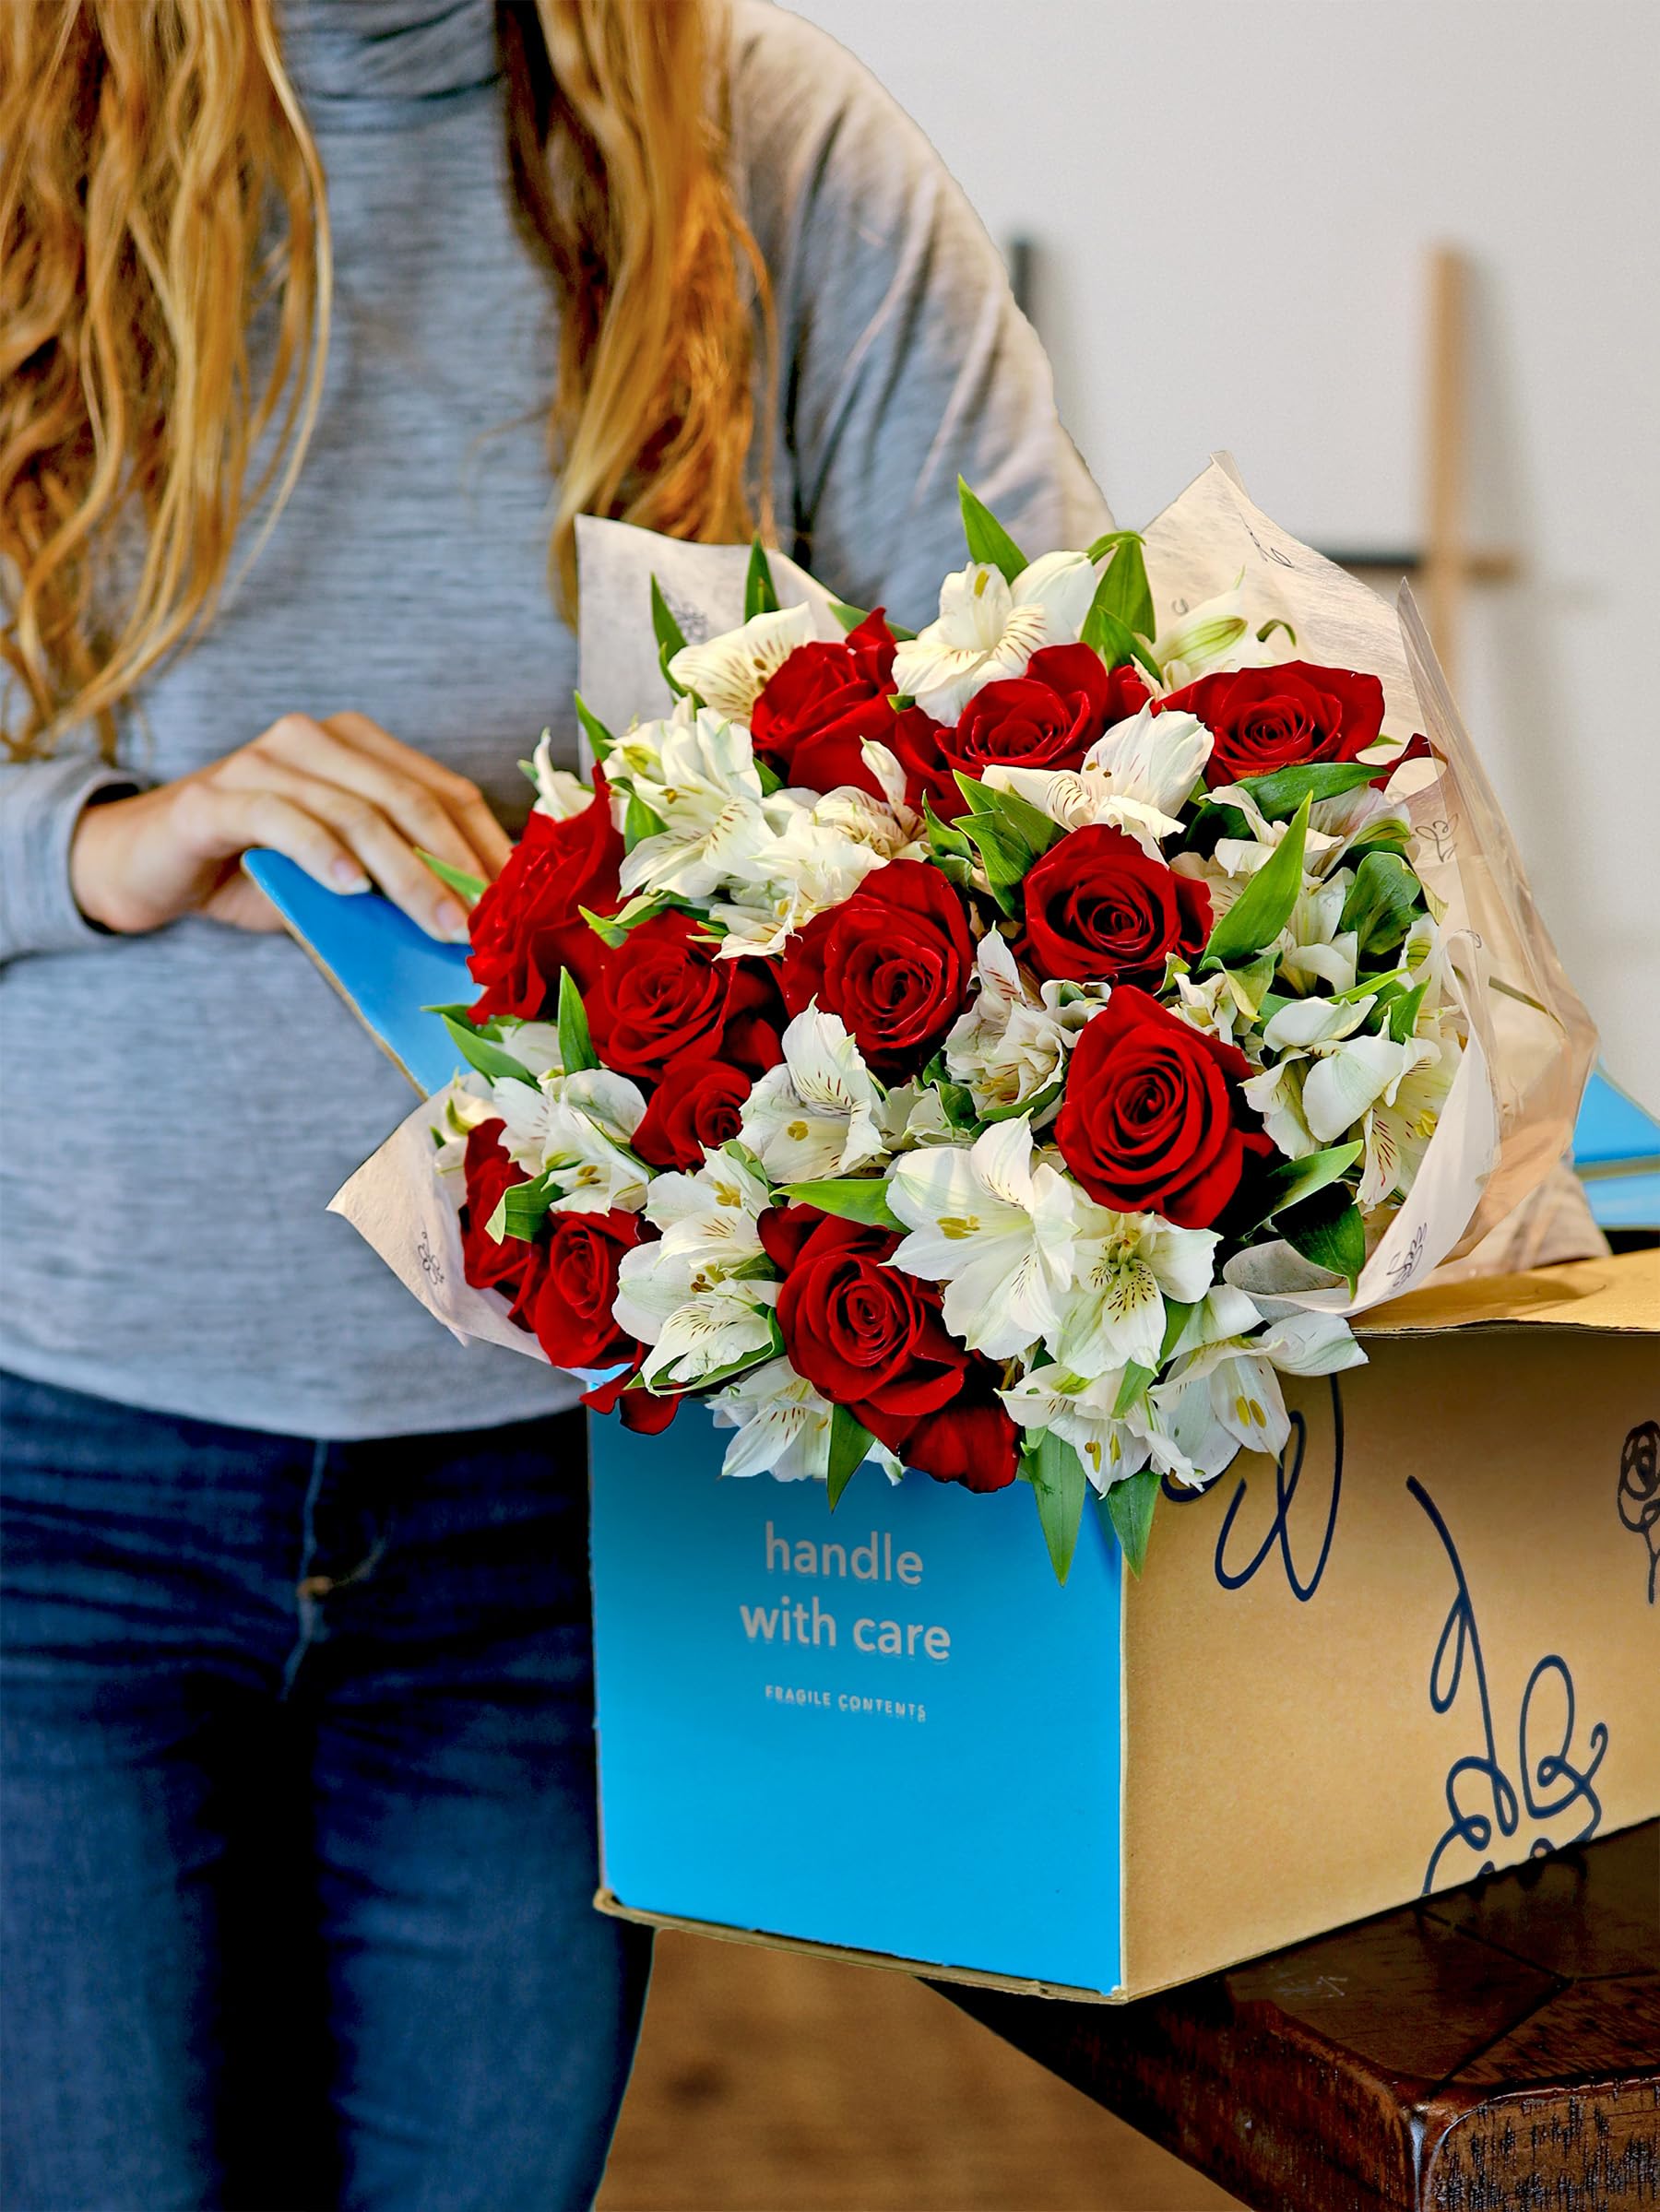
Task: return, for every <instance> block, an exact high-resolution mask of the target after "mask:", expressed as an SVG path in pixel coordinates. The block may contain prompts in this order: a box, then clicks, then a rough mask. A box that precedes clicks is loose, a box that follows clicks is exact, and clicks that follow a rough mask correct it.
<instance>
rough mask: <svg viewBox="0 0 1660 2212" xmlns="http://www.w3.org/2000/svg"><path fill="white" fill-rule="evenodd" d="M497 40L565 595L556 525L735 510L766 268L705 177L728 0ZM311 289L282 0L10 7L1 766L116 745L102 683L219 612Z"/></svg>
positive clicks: (280, 469) (741, 493)
mask: <svg viewBox="0 0 1660 2212" xmlns="http://www.w3.org/2000/svg"><path fill="white" fill-rule="evenodd" d="M496 27H497V44H498V50H499V53H500V57H501V61H502V65H503V72H504V87H505V98H504V121H505V129H506V139H507V152H508V161H509V167H510V170H511V173H512V179H513V188H514V195H515V203H516V216H517V219H518V222H519V226H520V229H521V231H522V232H523V235H524V236H525V238H526V240H527V242H528V244H529V246H530V248H531V250H532V252H533V254H535V256H536V258H537V259H538V260H539V261H540V263H541V265H542V266H544V267H545V268H546V270H547V271H548V273H549V275H550V276H551V278H552V279H553V280H554V282H555V283H556V284H557V286H558V289H559V292H560V297H561V309H562V313H561V324H560V351H559V363H558V374H557V380H556V384H555V391H554V398H553V404H552V408H551V414H550V418H549V423H548V445H549V455H550V461H551V466H552V467H553V469H554V470H555V471H556V472H557V477H558V497H557V503H556V507H555V512H554V519H553V525H552V533H551V544H550V548H549V564H550V576H551V584H552V586H553V589H554V591H555V593H556V595H557V596H558V597H559V598H560V600H561V603H562V604H563V606H564V607H565V609H566V610H567V611H569V610H570V609H573V608H574V606H575V518H576V516H577V515H581V514H599V515H620V516H622V518H623V519H624V520H626V521H629V522H634V523H640V524H643V525H645V526H646V527H648V528H651V529H656V530H663V531H666V532H668V533H669V534H670V535H671V536H674V537H680V538H705V539H710V540H723V539H731V538H741V537H742V536H744V535H746V534H747V533H748V531H749V530H750V528H751V527H752V525H753V520H754V517H753V513H752V501H751V497H750V492H749V489H748V481H747V479H748V477H749V471H750V457H751V454H752V450H753V447H754V445H755V443H756V441H755V436H754V433H755V427H756V426H755V412H756V392H757V384H758V382H759V380H758V378H757V374H756V365H757V359H758V349H764V350H765V353H766V355H767V356H768V366H769V370H770V347H769V346H765V344H764V340H765V335H766V334H769V333H770V310H769V306H768V297H767V290H766V279H765V269H764V267H763V266H762V264H761V261H760V257H759V254H757V252H756V249H755V245H754V242H753V239H752V238H751V236H750V233H749V231H748V229H747V228H746V226H745V224H744V222H743V220H742V218H741V214H740V212H739V210H738V207H737V205H736V202H735V200H734V198H733V195H732V191H731V186H730V183H729V175H728V163H727V153H728V137H729V133H728V116H727V66H726V55H727V51H728V47H727V36H726V20H725V12H724V0H497V8H496ZM273 214H275V216H276V217H277V221H276V224H275V228H274V230H273V228H272V227H271V222H270V219H271V217H272V215H273ZM273 236H274V237H275V240H276V242H275V244H274V245H271V244H269V243H266V244H264V245H262V240H263V241H268V240H269V239H271V238H272V237H273ZM330 291H331V261H330V254H329V232H328V216H327V201H326V186H325V178H324V173H323V169H322V165H321V163H320V161H319V160H318V156H317V150H316V148H315V146H314V143H313V140H312V137H311V134H310V132H309V130H308V129H307V127H306V123H305V118H304V115H303V113H302V111H301V107H300V103H299V101H298V100H297V99H296V97H295V94H294V89H293V87H292V85H291V84H290V80H289V77H288V75H287V72H286V70H285V68H284V66H283V61H282V52H281V43H280V39H279V32H278V27H277V22H276V19H275V14H274V0H5V5H3V6H0V583H3V586H4V598H5V621H4V627H3V629H0V652H3V654H4V658H5V664H6V691H7V692H8V693H9V694H10V696H8V697H7V699H6V702H5V708H4V716H3V726H4V734H5V740H6V750H7V751H8V752H10V753H11V754H12V756H13V757H15V758H27V757H30V755H33V754H36V753H40V752H42V751H47V750H49V749H50V746H51V744H52V742H53V739H54V738H55V737H56V735H57V734H58V733H59V732H60V731H62V730H64V729H65V728H67V727H70V726H71V725H79V724H83V723H89V724H90V725H91V726H92V727H94V728H95V729H96V731H97V733H98V737H99V740H100V742H101V745H102V746H103V748H104V750H105V751H113V747H114V741H115V731H116V717H117V710H118V709H119V708H120V706H121V704H122V703H123V702H124V701H125V699H126V698H128V697H129V695H130V694H131V693H132V692H133V691H134V690H135V688H136V686H137V685H138V684H139V683H141V682H142V680H144V678H145V677H146V676H147V675H148V673H149V671H150V670H151V669H153V668H155V667H156V666H157V664H158V663H159V662H160V660H162V659H163V658H164V657H166V656H167V655H168V654H169V653H171V652H172V651H173V650H174V649H175V648H177V647H179V646H180V645H184V644H186V643H187V642H188V641H189V639H190V638H191V637H192V636H193V635H195V634H196V633H198V632H199V631H200V629H201V628H202V627H203V626H204V625H205V624H206V623H207V621H209V620H210V619H211V617H212V614H213V610H214V608H215V606H216V604H217V603H218V600H219V596H220V594H221V592H222V590H223V589H224V586H225V583H226V578H227V572H228V570H229V568H230V563H231V551H232V547H233V546H234V545H235V544H236V542H237V540H238V538H239V534H240V532H241V528H242V525H243V521H244V519H245V518H246V517H247V516H248V515H249V514H250V513H251V512H253V511H255V510H256V509H257V508H259V506H260V503H261V502H262V501H264V500H265V499H266V498H267V494H271V495H272V499H271V504H270V506H269V507H268V509H267V514H269V515H271V516H272V517H273V518H274V516H275V515H276V513H277V512H278V511H279V508H280V505H281V502H282V499H283V498H284V496H285V495H286V493H287V491H288V489H289V487H290V485H291V483H292V482H293V480H294V478H295V476H296V474H297V473H298V470H299V468H300V466H301V463H302V459H303V456H304V451H305V445H306V441H307V438H308V436H309V433H310V431H311V427H312V424H313V421H314V418H315V415H316V410H317V406H318V401H319V397H320V394H321V389H322V377H323V368H324V361H325V356H326V349H327V344H328V329H329V302H330ZM267 303H270V304H271V305H272V307H273V308H274V328H275V337H274V340H273V342H272V343H271V345H270V348H269V349H268V353H267V356H266V358H265V360H264V361H263V364H262V366H261V368H260V370H259V372H258V373H256V372H255V365H254V363H253V361H252V360H251V358H250V352H249V346H248V330H249V326H250V325H251V323H252V321H253V318H254V316H255V313H257V312H258V311H259V310H260V308H261V307H262V305H264V304H267ZM759 443H760V455H761V471H762V475H761V481H762V484H763V491H762V503H763V504H764V503H765V489H764V486H765V445H766V441H765V439H762V440H761V441H760V442H759ZM256 453H260V454H261V456H262V457H261V461H260V465H259V467H258V470H257V473H256V474H255V472H254V456H255V454H256ZM268 526H269V525H268V523H267V528H268ZM129 544H130V545H131V547H132V548H133V562H134V568H135V569H136V582H134V581H131V580H130V573H129V572H128V571H127V570H126V569H125V567H124V569H123V572H122V573H123V575H124V578H127V579H128V580H127V581H125V583H124V587H123V594H122V602H121V603H120V604H119V605H116V604H113V602H112V590H113V585H112V566H111V562H112V556H113V553H114V552H115V550H116V549H117V547H118V546H123V547H125V546H127V545H129ZM256 551H257V542H256V543H255V546H254V547H253V548H251V549H250V550H249V557H250V558H251V557H252V555H253V553H255V552H256ZM19 710H20V711H19Z"/></svg>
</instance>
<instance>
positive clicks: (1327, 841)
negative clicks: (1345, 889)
mask: <svg viewBox="0 0 1660 2212" xmlns="http://www.w3.org/2000/svg"><path fill="white" fill-rule="evenodd" d="M1210 796H1211V798H1212V799H1213V800H1214V801H1215V804H1216V805H1217V806H1227V807H1236V808H1238V810H1239V812H1240V813H1241V814H1243V815H1244V817H1245V820H1246V822H1247V823H1248V825H1249V827H1250V831H1251V834H1250V835H1249V836H1248V837H1219V838H1217V840H1216V849H1215V862H1216V865H1217V867H1218V868H1220V869H1222V870H1223V872H1224V873H1225V874H1226V875H1229V876H1233V877H1239V876H1254V875H1255V873H1256V871H1257V869H1259V868H1261V867H1262V865H1263V862H1264V861H1265V860H1268V859H1270V858H1272V857H1273V856H1274V854H1275V853H1276V852H1277V851H1278V850H1279V848H1280V846H1282V845H1283V844H1284V843H1285V841H1286V836H1287V835H1288V834H1289V833H1290V828H1291V823H1290V822H1289V821H1288V820H1287V821H1285V822H1270V821H1269V820H1268V818H1267V817H1266V815H1265V814H1264V813H1263V810H1262V808H1261V807H1259V806H1258V804H1257V802H1256V800H1255V799H1254V798H1252V797H1251V793H1250V792H1249V791H1247V790H1246V788H1245V787H1244V786H1243V785H1242V784H1223V785H1221V786H1220V787H1218V788H1217V789H1216V790H1215V791H1213V792H1212V793H1211V794H1210ZM1342 842H1343V840H1342V838H1341V837H1339V836H1337V835H1334V834H1333V833H1331V832H1330V831H1327V830H1322V829H1321V828H1319V827H1318V826H1317V825H1316V823H1315V821H1314V810H1313V808H1311V807H1310V810H1309V821H1308V826H1307V828H1306V830H1305V831H1304V834H1303V873H1304V875H1305V876H1319V875H1321V874H1322V873H1323V872H1324V869H1323V868H1322V862H1326V863H1329V861H1330V857H1331V856H1332V855H1333V854H1334V853H1335V851H1336V850H1337V848H1338V846H1340V845H1341V844H1342Z"/></svg>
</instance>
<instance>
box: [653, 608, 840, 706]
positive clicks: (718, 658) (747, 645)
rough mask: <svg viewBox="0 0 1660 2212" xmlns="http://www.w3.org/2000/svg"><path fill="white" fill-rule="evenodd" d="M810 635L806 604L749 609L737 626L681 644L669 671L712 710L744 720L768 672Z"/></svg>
mask: <svg viewBox="0 0 1660 2212" xmlns="http://www.w3.org/2000/svg"><path fill="white" fill-rule="evenodd" d="M813 635H814V626H813V620H812V608H811V607H807V606H801V607H780V608H778V609H777V611H776V612H775V613H772V614H757V615H752V616H751V617H750V619H749V621H747V622H745V623H743V624H742V625H741V627H740V628H739V629H737V630H723V631H722V632H721V633H720V635H719V636H718V637H712V638H710V639H709V641H708V643H707V644H706V645H682V647H681V649H680V651H679V652H678V653H677V654H675V655H674V657H672V659H671V660H670V663H669V673H670V676H672V677H673V679H674V680H675V682H676V683H683V684H684V685H685V687H686V689H687V691H689V692H696V693H697V695H698V697H699V698H700V699H701V700H702V701H703V703H704V704H705V706H711V707H713V708H714V710H715V712H716V713H717V715H728V716H731V717H732V718H733V719H734V720H736V721H740V722H747V721H748V720H749V716H750V709H751V708H752V707H753V705H754V704H755V702H756V700H757V699H759V698H760V696H761V694H762V692H764V691H765V689H766V687H767V684H768V683H769V682H770V681H771V680H772V679H773V677H775V676H776V675H777V672H778V670H779V669H780V668H782V667H783V666H784V663H785V662H786V661H787V660H788V658H789V657H790V655H791V654H792V653H793V652H794V651H795V649H796V647H797V646H798V645H809V644H811V643H812V638H813Z"/></svg>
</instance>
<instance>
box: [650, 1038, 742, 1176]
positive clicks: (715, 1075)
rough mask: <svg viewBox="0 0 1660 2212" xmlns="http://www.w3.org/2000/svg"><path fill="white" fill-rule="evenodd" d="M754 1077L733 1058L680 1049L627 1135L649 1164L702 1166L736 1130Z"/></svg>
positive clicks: (652, 1165)
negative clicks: (644, 1111)
mask: <svg viewBox="0 0 1660 2212" xmlns="http://www.w3.org/2000/svg"><path fill="white" fill-rule="evenodd" d="M752 1088H753V1078H752V1077H750V1076H749V1075H747V1074H745V1072H744V1071H743V1070H742V1069H741V1068H735V1067H734V1066H733V1065H732V1064H731V1062H730V1061H729V1060H718V1059H711V1058H707V1057H704V1056H700V1055H698V1054H696V1053H682V1054H681V1055H679V1056H678V1057H677V1058H676V1059H671V1060H670V1062H669V1063H668V1065H667V1066H666V1067H665V1068H664V1070H663V1072H662V1080H661V1081H660V1082H659V1083H658V1087H657V1089H656V1090H655V1091H654V1092H653V1093H652V1095H651V1103H650V1105H649V1106H647V1107H646V1115H645V1118H644V1119H643V1120H642V1121H641V1123H640V1126H639V1128H638V1129H636V1130H635V1131H634V1135H633V1137H632V1138H631V1139H630V1140H629V1144H630V1149H631V1150H632V1151H634V1152H636V1153H639V1155H640V1157H641V1159H642V1160H644V1161H645V1162H646V1165H647V1166H648V1167H665V1168H680V1169H682V1170H685V1169H689V1168H694V1167H700V1166H701V1165H703V1158H704V1154H705V1153H708V1152H715V1151H717V1149H718V1148H719V1147H720V1146H721V1145H723V1144H724V1143H725V1142H726V1141H727V1140H728V1139H729V1138H730V1137H735V1136H736V1135H737V1134H738V1130H739V1124H740V1121H741V1117H742V1108H743V1102H744V1100H745V1099H746V1098H747V1097H748V1096H749V1094H750V1091H751V1089H752Z"/></svg>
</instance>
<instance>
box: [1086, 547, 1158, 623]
mask: <svg viewBox="0 0 1660 2212" xmlns="http://www.w3.org/2000/svg"><path fill="white" fill-rule="evenodd" d="M1094 603H1095V604H1097V605H1098V606H1099V607H1101V608H1102V609H1104V610H1105V611H1106V612H1107V613H1108V614H1110V615H1114V616H1116V617H1117V619H1118V620H1119V621H1120V622H1122V624H1123V625H1124V628H1125V629H1126V630H1129V631H1132V632H1133V633H1136V634H1137V635H1139V636H1141V637H1151V636H1152V634H1153V631H1154V627H1155V623H1156V617H1155V615H1154V612H1153V594H1152V591H1151V589H1150V588H1149V586H1148V584H1147V563H1146V559H1145V556H1144V553H1143V551H1142V541H1141V539H1140V538H1139V537H1137V536H1136V534H1135V533H1134V531H1130V532H1128V533H1126V535H1125V538H1124V540H1123V543H1122V544H1121V545H1120V546H1119V547H1118V549H1117V550H1116V551H1115V552H1114V554H1113V556H1112V559H1111V560H1110V561H1109V562H1108V564H1107V569H1106V573H1105V574H1103V576H1102V578H1101V581H1100V583H1099V584H1098V585H1097V587H1096V597H1095V602H1094Z"/></svg>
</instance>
